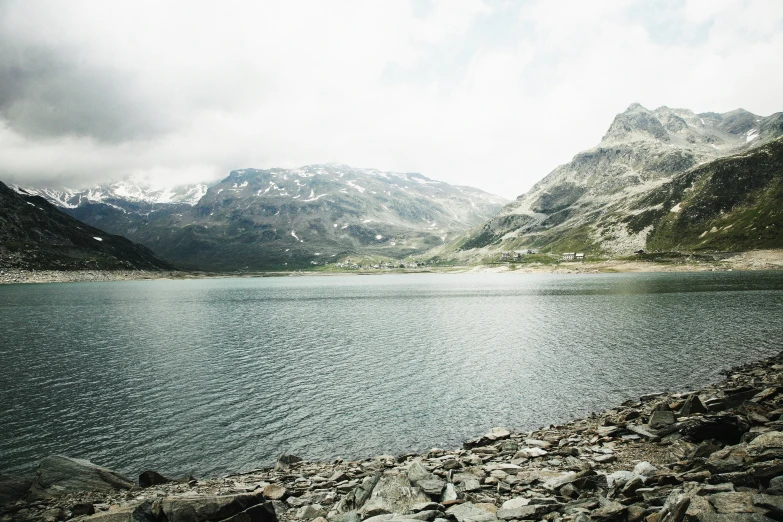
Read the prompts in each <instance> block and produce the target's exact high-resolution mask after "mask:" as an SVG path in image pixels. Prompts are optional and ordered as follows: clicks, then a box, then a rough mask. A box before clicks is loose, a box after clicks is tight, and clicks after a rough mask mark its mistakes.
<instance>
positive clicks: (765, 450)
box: [747, 431, 783, 461]
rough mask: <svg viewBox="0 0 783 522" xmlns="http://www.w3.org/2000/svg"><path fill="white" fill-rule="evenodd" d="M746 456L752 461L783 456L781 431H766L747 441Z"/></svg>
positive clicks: (782, 435) (782, 434)
mask: <svg viewBox="0 0 783 522" xmlns="http://www.w3.org/2000/svg"><path fill="white" fill-rule="evenodd" d="M747 451H748V456H749V457H750V458H751V459H752V460H754V461H760V460H771V459H781V458H783V433H782V432H779V431H768V432H767V433H762V434H761V435H759V436H758V437H756V438H755V439H753V440H752V441H750V443H748V449H747Z"/></svg>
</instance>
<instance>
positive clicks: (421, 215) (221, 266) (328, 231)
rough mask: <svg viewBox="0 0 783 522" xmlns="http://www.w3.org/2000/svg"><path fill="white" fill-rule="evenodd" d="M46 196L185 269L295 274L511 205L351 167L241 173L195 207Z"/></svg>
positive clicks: (381, 251) (397, 249) (421, 246)
mask: <svg viewBox="0 0 783 522" xmlns="http://www.w3.org/2000/svg"><path fill="white" fill-rule="evenodd" d="M191 189H192V188H191ZM98 192H100V196H96V195H95V194H96V193H98ZM126 192H129V191H126ZM174 192H177V193H184V192H188V190H178V191H174V190H172V191H169V193H174ZM38 193H40V194H41V195H43V196H44V197H47V198H48V199H49V200H50V201H52V202H53V203H55V204H59V205H61V206H63V209H64V210H65V211H66V212H68V213H69V214H70V215H72V216H74V217H77V218H78V219H80V220H82V221H84V222H86V223H89V224H91V225H100V226H101V227H102V228H105V229H106V230H109V231H111V232H113V233H116V234H122V235H124V236H126V237H128V238H130V239H132V240H134V241H137V242H139V243H142V244H144V245H146V246H148V247H149V248H151V249H152V250H154V251H155V252H157V253H158V254H160V255H161V256H163V257H165V258H166V259H169V260H171V261H172V262H174V263H177V264H178V265H181V266H183V267H188V268H200V269H206V270H244V269H249V270H258V269H274V268H297V267H306V266H312V265H313V264H323V263H325V262H333V261H336V260H340V259H342V258H345V257H347V256H385V257H391V258H402V257H405V256H407V255H410V254H414V253H420V252H423V251H425V250H427V249H429V248H432V247H433V246H436V245H441V244H443V243H445V242H446V241H448V240H449V239H451V238H452V237H454V236H456V235H457V234H458V233H461V232H463V231H465V230H466V229H468V228H470V227H472V226H475V225H477V224H479V223H482V222H483V221H485V220H486V219H488V218H489V217H491V216H492V215H493V214H495V213H496V212H497V211H498V210H499V209H500V208H501V206H502V205H503V204H504V203H506V202H507V201H506V200H504V199H503V198H500V197H498V196H493V195H491V194H488V193H486V192H482V191H481V190H478V189H475V188H470V187H461V186H452V185H449V184H447V183H443V182H440V181H434V180H431V179H429V178H427V177H425V176H422V175H421V174H414V173H394V172H382V171H380V170H375V169H358V168H352V167H349V166H347V165H309V166H305V167H301V168H298V169H290V170H288V169H271V170H257V169H242V170H236V171H232V172H231V173H230V174H229V176H228V177H227V178H225V179H224V180H222V181H220V182H219V183H216V184H213V185H211V186H210V187H209V188H208V189H207V190H205V192H204V194H203V196H202V197H201V198H200V199H199V200H198V201H197V202H195V201H194V199H195V196H194V197H193V198H184V197H183V198H180V199H172V201H171V202H167V203H163V202H160V201H156V202H154V203H151V202H149V198H146V199H144V198H141V197H137V198H136V200H134V201H130V200H129V199H128V198H127V197H126V196H124V195H123V194H121V193H120V192H119V191H117V190H112V191H109V190H101V191H98V190H95V189H93V190H92V191H91V192H90V191H81V192H79V193H78V194H77V193H68V194H65V195H60V192H58V191H51V190H49V191H38ZM109 193H110V194H111V197H109V196H107V195H106V194H109ZM194 194H195V193H194ZM140 201H141V202H140Z"/></svg>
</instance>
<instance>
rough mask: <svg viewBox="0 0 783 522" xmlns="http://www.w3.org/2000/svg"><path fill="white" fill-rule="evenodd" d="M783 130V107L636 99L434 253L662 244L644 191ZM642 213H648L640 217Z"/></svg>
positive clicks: (479, 254)
mask: <svg viewBox="0 0 783 522" xmlns="http://www.w3.org/2000/svg"><path fill="white" fill-rule="evenodd" d="M781 135H783V113H776V114H773V115H772V116H769V117H760V116H757V115H755V114H752V113H750V112H748V111H745V110H742V109H739V110H736V111H732V112H728V113H724V114H717V113H712V112H710V113H702V114H695V113H693V112H692V111H690V110H687V109H671V108H668V107H660V108H658V109H656V110H654V111H650V110H648V109H646V108H644V107H642V106H641V105H639V104H633V105H631V106H630V107H629V108H628V109H627V110H626V111H625V112H623V113H621V114H618V115H617V116H616V117H615V119H614V121H613V122H612V124H611V125H610V127H609V129H608V131H607V132H606V134H605V135H604V137H603V139H602V140H601V142H600V143H599V144H598V145H597V146H596V147H594V148H592V149H589V150H586V151H584V152H581V153H579V154H577V155H576V156H574V158H573V160H572V161H571V162H570V163H567V164H565V165H561V166H559V167H557V168H556V169H554V170H553V171H552V172H551V173H549V174H548V175H547V176H546V177H544V178H543V179H542V180H541V181H540V182H538V183H537V184H536V185H534V186H533V188H531V189H530V191H528V192H527V193H525V194H523V195H521V196H519V197H518V198H517V199H516V200H515V201H513V202H511V203H509V204H508V205H506V206H505V207H503V209H501V211H500V212H499V213H498V214H497V215H495V216H493V217H492V218H491V219H489V220H488V221H486V222H485V223H483V224H482V225H480V226H477V227H474V228H473V229H471V230H469V231H468V232H466V233H464V234H462V235H461V236H460V237H458V238H455V239H454V240H453V241H451V242H450V243H449V244H448V245H444V246H443V247H440V248H436V249H434V250H433V252H432V253H431V254H430V255H432V256H440V257H442V256H450V257H452V258H456V259H463V260H474V261H475V260H479V259H482V258H484V257H487V256H496V253H497V251H500V250H514V249H523V248H535V249H539V250H541V251H542V252H563V251H572V250H584V251H587V252H594V253H599V252H600V253H611V254H629V253H631V252H633V251H635V250H638V249H644V248H664V247H665V245H669V243H667V242H664V241H661V240H657V239H654V238H659V237H661V236H660V235H657V234H660V233H659V232H655V231H654V229H655V225H656V224H657V222H658V221H657V218H653V217H652V216H651V215H650V214H645V212H647V211H648V210H649V209H647V210H644V203H643V201H644V200H645V198H646V197H647V196H650V195H651V194H653V193H654V192H655V191H657V190H659V189H661V187H663V186H664V185H665V184H666V183H669V182H672V181H673V180H674V179H675V178H676V177H677V176H680V175H683V174H685V173H688V172H691V171H694V170H698V169H700V168H702V167H706V165H709V164H711V163H712V162H715V161H716V160H718V159H719V158H724V157H727V156H733V155H737V154H744V153H747V152H748V151H753V150H755V149H757V148H759V147H760V146H764V145H765V144H770V143H771V142H773V141H774V140H776V139H777V138H779V137H780V136H781ZM765 150H766V149H765ZM721 165H722V164H721ZM732 165H739V163H732ZM736 168H739V167H736ZM699 172H702V173H704V172H706V171H704V170H701V171H699ZM694 175H695V174H694ZM736 175H739V173H738V172H737V173H736ZM694 179H695V178H694ZM662 190H666V189H662ZM705 197H706V196H705ZM659 210H660V209H659ZM640 214H643V215H645V216H651V217H650V219H648V220H645V219H643V218H641V217H636V216H637V215H640ZM658 214H660V212H659V213H658ZM658 214H656V216H657V217H658V218H660V217H661V216H660V215H658ZM642 223H644V226H641V224H642ZM699 233H701V231H699ZM648 240H650V244H649V245H648ZM695 245H696V244H695V243H694V244H693V246H694V248H695V247H696V246H695ZM683 246H684V245H683ZM713 246H714V245H713ZM666 248H668V247H666ZM699 248H711V246H710V245H707V244H704V245H701V246H699Z"/></svg>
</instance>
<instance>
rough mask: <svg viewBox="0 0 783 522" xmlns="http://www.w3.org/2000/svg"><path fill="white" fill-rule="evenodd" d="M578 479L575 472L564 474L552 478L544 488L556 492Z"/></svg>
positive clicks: (545, 483)
mask: <svg viewBox="0 0 783 522" xmlns="http://www.w3.org/2000/svg"><path fill="white" fill-rule="evenodd" d="M576 479H577V474H576V473H574V472H573V471H569V472H567V473H562V474H560V475H559V476H557V477H552V478H550V479H549V480H547V481H546V482H544V487H545V488H546V489H548V490H550V491H556V490H558V489H560V488H561V487H563V486H565V485H566V484H570V483H571V482H574V481H575V480H576Z"/></svg>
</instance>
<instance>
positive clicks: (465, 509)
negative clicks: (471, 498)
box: [446, 502, 497, 522]
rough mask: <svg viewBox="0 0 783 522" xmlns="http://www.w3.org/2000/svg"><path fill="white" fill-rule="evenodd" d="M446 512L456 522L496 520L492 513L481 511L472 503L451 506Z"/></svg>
mask: <svg viewBox="0 0 783 522" xmlns="http://www.w3.org/2000/svg"><path fill="white" fill-rule="evenodd" d="M446 512H447V513H449V514H450V515H452V516H454V518H456V519H457V521H458V522H493V521H494V520H497V517H496V516H495V514H494V513H490V512H489V511H486V510H484V509H481V508H480V507H478V506H476V505H474V504H473V503H472V502H465V503H464V504H457V505H456V506H451V507H450V508H449V509H447V510H446Z"/></svg>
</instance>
